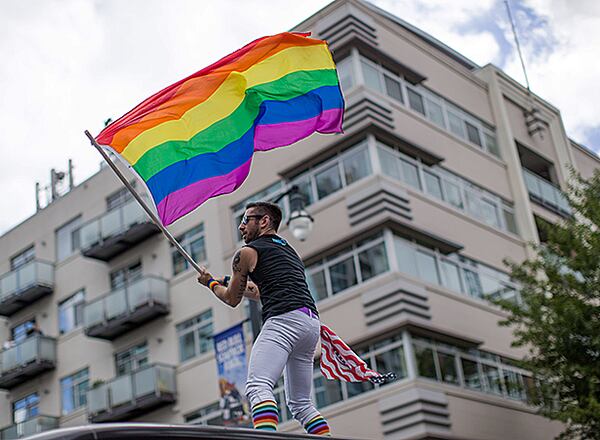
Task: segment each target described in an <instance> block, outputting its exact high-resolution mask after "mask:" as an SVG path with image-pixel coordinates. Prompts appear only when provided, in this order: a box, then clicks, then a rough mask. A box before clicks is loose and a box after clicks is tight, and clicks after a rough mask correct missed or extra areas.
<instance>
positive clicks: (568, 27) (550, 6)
mask: <svg viewBox="0 0 600 440" xmlns="http://www.w3.org/2000/svg"><path fill="white" fill-rule="evenodd" d="M524 8H527V9H528V12H527V13H525V12H523V9H524ZM519 12H520V13H519V14H517V20H518V25H519V35H520V37H521V38H520V39H521V41H522V46H523V52H524V57H525V63H526V67H527V73H528V76H529V81H530V84H531V89H532V91H533V92H534V93H536V94H538V95H539V96H541V97H542V98H543V99H545V100H547V101H548V102H550V103H551V104H553V105H554V106H556V107H557V108H558V109H559V110H561V113H562V117H563V120H564V123H565V127H566V130H567V134H568V135H569V136H570V137H572V138H574V139H575V140H577V141H579V142H581V143H583V144H585V145H587V146H588V147H590V148H591V149H593V150H595V151H596V152H600V144H598V137H597V135H596V136H594V135H593V134H594V133H597V130H598V127H600V113H598V111H597V102H598V101H600V87H598V86H597V82H598V78H600V57H598V56H597V53H598V48H599V47H600V3H598V2H596V1H585V0H584V1H577V2H567V1H564V0H526V1H525V3H524V4H523V5H520V8H519ZM532 16H533V19H532V18H531V17H532ZM504 68H505V70H506V71H507V73H508V74H509V75H511V76H513V77H514V78H515V79H517V80H519V81H521V82H522V83H523V82H524V81H523V74H522V70H521V66H520V62H519V61H518V59H517V58H516V54H514V55H513V56H512V57H511V58H510V59H509V60H508V61H507V63H506V65H505V66H504Z"/></svg>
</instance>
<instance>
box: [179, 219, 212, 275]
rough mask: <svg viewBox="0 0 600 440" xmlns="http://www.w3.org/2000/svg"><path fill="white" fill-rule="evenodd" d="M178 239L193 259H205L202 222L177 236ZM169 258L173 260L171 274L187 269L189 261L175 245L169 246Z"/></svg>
mask: <svg viewBox="0 0 600 440" xmlns="http://www.w3.org/2000/svg"><path fill="white" fill-rule="evenodd" d="M178 241H179V243H180V244H181V246H183V248H184V249H185V250H186V251H187V253H188V254H190V256H191V257H192V259H193V260H194V261H206V247H205V242H204V224H203V223H200V224H199V225H198V226H196V227H194V228H192V229H190V230H189V231H187V232H186V233H184V234H182V235H181V236H179V237H178ZM171 258H172V260H173V275H177V274H178V273H180V272H183V271H184V270H186V269H188V267H189V263H188V262H187V260H186V259H185V258H183V256H182V255H181V254H180V253H179V251H177V249H175V247H172V248H171Z"/></svg>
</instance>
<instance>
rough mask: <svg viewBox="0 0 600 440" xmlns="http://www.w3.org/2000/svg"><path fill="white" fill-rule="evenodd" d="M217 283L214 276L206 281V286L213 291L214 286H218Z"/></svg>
mask: <svg viewBox="0 0 600 440" xmlns="http://www.w3.org/2000/svg"><path fill="white" fill-rule="evenodd" d="M219 284H221V283H219V282H218V281H217V280H215V279H214V278H211V279H209V280H208V283H206V287H208V288H209V289H210V290H212V291H213V292H214V291H215V287H216V286H218V285H219Z"/></svg>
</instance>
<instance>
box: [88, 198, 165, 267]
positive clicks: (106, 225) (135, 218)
mask: <svg viewBox="0 0 600 440" xmlns="http://www.w3.org/2000/svg"><path fill="white" fill-rule="evenodd" d="M158 232H159V229H158V227H157V226H156V225H155V224H154V223H152V221H150V219H149V218H148V216H147V215H146V213H145V212H144V210H143V209H142V208H141V207H140V205H139V204H138V203H137V202H136V201H135V200H132V201H130V202H128V203H126V204H125V205H123V206H121V207H120V208H116V209H113V210H111V211H108V212H107V213H105V214H103V215H102V216H100V217H97V218H95V219H93V220H91V221H89V222H87V223H85V224H84V225H83V226H82V227H81V228H80V229H79V234H80V240H81V252H82V254H83V255H85V256H86V257H90V258H96V259H98V260H102V261H109V260H110V259H111V258H113V257H116V256H117V255H119V254H121V253H123V252H125V251H126V250H128V249H130V248H131V247H132V246H135V245H136V244H138V243H140V242H142V241H144V240H145V239H146V238H148V237H150V236H152V235H154V234H156V233H158Z"/></svg>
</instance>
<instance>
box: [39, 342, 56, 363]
mask: <svg viewBox="0 0 600 440" xmlns="http://www.w3.org/2000/svg"><path fill="white" fill-rule="evenodd" d="M55 347H56V345H55V343H54V341H53V340H52V339H46V338H39V349H40V351H39V357H40V359H44V360H50V361H55V360H56V351H55Z"/></svg>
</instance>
